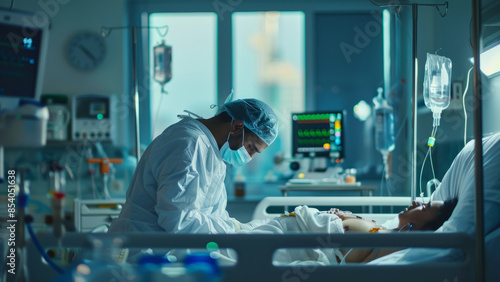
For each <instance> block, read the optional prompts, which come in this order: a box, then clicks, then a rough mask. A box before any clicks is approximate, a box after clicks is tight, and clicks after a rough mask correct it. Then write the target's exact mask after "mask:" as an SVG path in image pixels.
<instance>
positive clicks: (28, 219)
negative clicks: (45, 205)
mask: <svg viewBox="0 0 500 282" xmlns="http://www.w3.org/2000/svg"><path fill="white" fill-rule="evenodd" d="M31 220H32V218H31V216H26V227H27V228H28V233H29V234H30V237H31V241H33V245H35V247H36V249H37V250H38V252H39V253H40V255H42V257H43V258H44V259H45V261H46V262H47V263H48V264H49V265H50V266H51V267H52V268H53V269H54V270H55V271H57V272H58V273H59V274H62V273H64V270H63V269H62V268H61V267H59V266H58V265H57V264H56V263H55V262H53V261H52V259H51V258H50V257H49V256H48V255H47V253H46V252H45V250H44V249H43V247H42V245H41V244H40V241H38V238H37V237H36V235H35V232H33V228H31Z"/></svg>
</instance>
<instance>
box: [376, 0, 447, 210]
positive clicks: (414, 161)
mask: <svg viewBox="0 0 500 282" xmlns="http://www.w3.org/2000/svg"><path fill="white" fill-rule="evenodd" d="M370 2H371V3H372V4H373V5H375V6H378V7H401V6H411V8H412V21H413V26H412V27H413V32H412V33H413V34H412V59H413V60H412V71H413V75H412V102H411V103H412V115H411V117H412V132H413V134H412V135H413V139H412V145H411V146H412V148H413V153H412V157H411V168H412V170H411V188H410V193H411V200H412V201H413V200H415V198H416V196H415V194H416V191H417V88H418V86H417V67H418V64H417V23H418V6H434V7H436V9H437V11H438V13H439V15H440V16H441V17H445V16H446V14H447V13H448V1H446V2H445V3H443V4H418V3H397V4H391V3H390V2H389V3H388V4H387V5H385V4H378V3H376V2H375V1H374V0H370ZM439 6H445V8H446V10H445V12H444V14H443V13H441V11H440V10H439Z"/></svg>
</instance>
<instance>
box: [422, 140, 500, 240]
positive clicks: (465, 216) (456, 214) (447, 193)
mask: <svg viewBox="0 0 500 282" xmlns="http://www.w3.org/2000/svg"><path fill="white" fill-rule="evenodd" d="M483 182H484V199H485V200H484V213H485V215H486V216H485V222H484V230H485V235H486V234H488V233H490V232H492V231H493V230H494V229H496V228H499V226H500V216H499V215H500V133H497V134H494V135H492V136H489V137H486V138H483ZM475 186H476V185H475V172H474V141H471V142H469V143H468V144H467V145H466V146H465V148H464V149H463V150H462V151H461V152H460V153H459V154H458V155H457V157H456V158H455V160H454V161H453V164H452V165H451V167H450V169H448V171H447V172H446V174H445V176H444V178H443V181H442V182H441V185H440V186H439V187H438V189H436V191H434V193H433V194H432V196H431V200H446V199H448V198H451V197H458V203H457V206H456V208H455V210H454V211H453V214H452V215H451V217H450V218H449V219H448V221H446V222H445V223H444V224H443V226H441V227H440V228H439V229H438V230H437V232H455V231H456V232H466V233H470V234H472V233H474V228H475V222H476V218H475Z"/></svg>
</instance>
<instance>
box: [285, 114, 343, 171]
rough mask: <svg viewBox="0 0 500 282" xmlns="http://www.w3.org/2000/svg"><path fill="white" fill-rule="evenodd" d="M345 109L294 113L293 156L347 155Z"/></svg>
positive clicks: (341, 158)
mask: <svg viewBox="0 0 500 282" xmlns="http://www.w3.org/2000/svg"><path fill="white" fill-rule="evenodd" d="M344 119H345V112H344V111H330V112H304V113H293V114H292V156H294V157H327V158H330V159H333V160H335V161H336V162H341V161H343V159H344V157H345V141H344V135H345V131H344Z"/></svg>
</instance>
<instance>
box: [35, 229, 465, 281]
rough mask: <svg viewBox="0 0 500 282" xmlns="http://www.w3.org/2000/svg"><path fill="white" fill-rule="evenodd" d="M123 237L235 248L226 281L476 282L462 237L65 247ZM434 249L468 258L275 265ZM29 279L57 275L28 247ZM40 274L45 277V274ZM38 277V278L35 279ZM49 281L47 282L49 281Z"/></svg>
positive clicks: (254, 237)
mask: <svg viewBox="0 0 500 282" xmlns="http://www.w3.org/2000/svg"><path fill="white" fill-rule="evenodd" d="M116 237H121V238H123V241H124V244H125V245H124V247H129V248H132V247H134V248H203V249H204V248H206V245H207V243H208V242H216V243H217V244H218V246H219V247H220V248H231V249H234V250H235V251H236V252H237V254H238V261H237V263H236V265H234V266H227V267H226V266H224V267H222V275H223V277H222V281H325V280H326V279H327V280H332V281H371V280H383V281H418V282H421V281H425V280H426V279H429V274H430V273H432V281H472V280H473V277H474V276H473V275H474V240H473V238H472V237H471V236H470V235H467V234H461V233H448V234H445V233H432V232H413V233H404V234H401V233H398V234H356V233H352V234H349V235H346V234H311V233H309V234H288V235H277V234H237V235H234V234H233V235H228V234H224V235H194V234H183V235H165V234H158V233H146V234H143V233H141V234H138V233H135V234H133V233H130V234H83V233H68V234H66V236H64V237H63V239H62V245H63V246H64V247H75V248H89V246H90V244H89V238H101V239H108V240H112V239H113V238H116ZM42 244H43V245H44V246H46V247H49V246H57V245H58V243H57V241H56V240H54V239H53V238H45V239H44V240H43V241H42ZM374 246H375V247H386V248H389V247H391V248H407V247H432V248H457V249H461V250H463V253H464V256H463V257H462V258H461V259H458V260H457V261H443V262H435V261H433V262H430V263H421V264H404V265H397V264H395V265H370V264H368V265H367V264H348V265H341V266H338V265H334V266H318V265H307V266H305V265H302V266H299V265H297V266H275V265H273V263H272V256H273V253H274V252H275V250H277V249H279V248H340V247H342V248H351V247H374ZM28 260H29V262H28V264H29V265H30V275H34V276H32V277H40V279H41V280H38V281H49V280H50V279H52V278H54V277H55V275H56V274H55V272H54V271H53V270H52V269H50V267H49V266H48V265H46V264H44V263H43V262H42V260H41V259H40V255H38V254H37V253H36V250H34V248H33V247H32V246H29V245H28ZM40 273H44V275H43V276H40V275H39V274H40ZM35 275H36V276H35ZM44 279H46V280H44Z"/></svg>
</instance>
